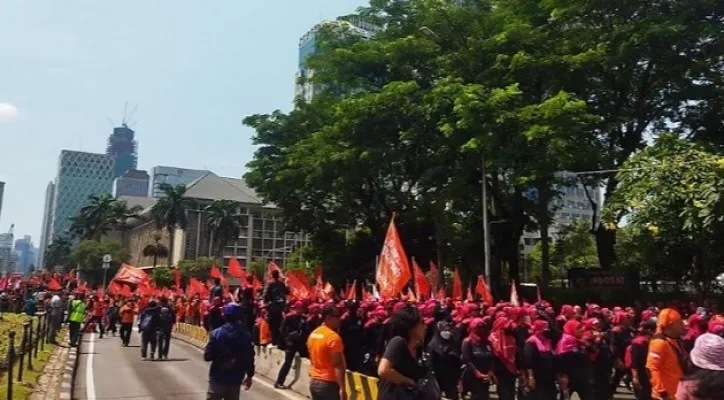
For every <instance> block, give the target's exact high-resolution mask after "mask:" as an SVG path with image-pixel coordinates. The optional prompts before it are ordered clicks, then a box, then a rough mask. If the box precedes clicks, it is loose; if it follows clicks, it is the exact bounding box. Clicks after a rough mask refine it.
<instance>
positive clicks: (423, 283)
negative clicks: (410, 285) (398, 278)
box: [412, 258, 432, 299]
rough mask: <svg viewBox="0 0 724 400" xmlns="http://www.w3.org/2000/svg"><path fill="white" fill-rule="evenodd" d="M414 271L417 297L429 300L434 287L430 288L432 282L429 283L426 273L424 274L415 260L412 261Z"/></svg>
mask: <svg viewBox="0 0 724 400" xmlns="http://www.w3.org/2000/svg"><path fill="white" fill-rule="evenodd" d="M412 270H413V272H414V274H415V290H416V291H417V295H418V296H419V297H420V299H422V298H428V299H429V298H430V292H431V291H432V287H431V286H430V282H428V281H427V277H425V273H424V272H422V269H421V268H420V266H419V265H417V262H415V259H414V258H413V259H412Z"/></svg>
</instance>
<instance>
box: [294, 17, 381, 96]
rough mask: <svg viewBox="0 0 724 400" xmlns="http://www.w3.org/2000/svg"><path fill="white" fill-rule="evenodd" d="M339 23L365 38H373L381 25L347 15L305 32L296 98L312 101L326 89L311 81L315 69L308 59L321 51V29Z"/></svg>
mask: <svg viewBox="0 0 724 400" xmlns="http://www.w3.org/2000/svg"><path fill="white" fill-rule="evenodd" d="M333 25H337V26H338V27H340V28H342V29H345V30H347V31H349V32H352V33H354V34H357V35H359V36H361V37H363V38H365V39H372V38H374V36H375V33H376V32H377V31H378V30H379V27H377V26H375V25H373V24H370V23H369V22H367V21H365V20H363V19H361V18H360V17H359V16H356V15H351V16H347V17H341V18H339V19H338V20H336V21H323V22H321V23H319V24H317V25H315V26H314V28H312V29H311V30H309V32H307V33H305V34H304V36H302V37H301V38H300V39H299V71H298V72H297V73H296V76H295V82H296V84H295V89H294V95H295V98H301V99H303V100H304V101H310V100H312V98H313V97H314V96H315V95H316V94H319V93H320V92H321V91H322V90H324V86H322V85H319V84H314V83H312V82H310V81H309V79H310V78H312V77H313V76H314V70H313V69H311V68H307V65H306V64H307V59H308V58H309V56H311V55H313V54H316V53H317V52H318V51H319V47H318V46H317V34H318V33H319V30H320V29H321V28H323V27H325V26H333Z"/></svg>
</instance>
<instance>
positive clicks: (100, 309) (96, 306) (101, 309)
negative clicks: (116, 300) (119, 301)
mask: <svg viewBox="0 0 724 400" xmlns="http://www.w3.org/2000/svg"><path fill="white" fill-rule="evenodd" d="M105 313H106V306H105V305H104V304H103V303H102V302H100V301H94V302H93V316H94V317H102V316H104V315H105Z"/></svg>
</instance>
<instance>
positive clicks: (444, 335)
mask: <svg viewBox="0 0 724 400" xmlns="http://www.w3.org/2000/svg"><path fill="white" fill-rule="evenodd" d="M440 337H441V338H443V339H445V340H450V338H451V337H452V332H450V331H442V332H440Z"/></svg>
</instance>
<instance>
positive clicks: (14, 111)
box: [0, 103, 19, 122]
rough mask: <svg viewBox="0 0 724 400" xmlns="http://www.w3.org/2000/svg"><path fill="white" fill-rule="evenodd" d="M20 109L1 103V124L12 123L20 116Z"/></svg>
mask: <svg viewBox="0 0 724 400" xmlns="http://www.w3.org/2000/svg"><path fill="white" fill-rule="evenodd" d="M18 113H19V112H18V108H17V107H15V106H14V105H12V104H10V103H0V122H6V121H12V120H14V119H15V118H17V116H18Z"/></svg>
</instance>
